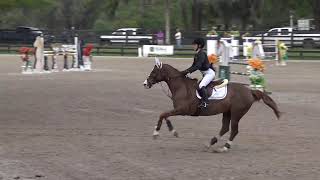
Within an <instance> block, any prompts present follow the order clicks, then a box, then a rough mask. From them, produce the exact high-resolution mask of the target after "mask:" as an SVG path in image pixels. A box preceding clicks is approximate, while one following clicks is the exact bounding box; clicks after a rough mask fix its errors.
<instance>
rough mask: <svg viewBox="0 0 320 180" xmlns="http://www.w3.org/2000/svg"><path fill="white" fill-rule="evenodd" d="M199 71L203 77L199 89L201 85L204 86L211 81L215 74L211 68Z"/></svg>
mask: <svg viewBox="0 0 320 180" xmlns="http://www.w3.org/2000/svg"><path fill="white" fill-rule="evenodd" d="M201 73H202V74H203V78H202V80H201V82H200V84H199V88H200V89H201V88H202V87H206V86H207V85H208V84H209V83H210V82H211V81H213V79H214V77H215V76H216V73H215V72H214V70H212V69H211V68H209V69H208V70H206V71H201Z"/></svg>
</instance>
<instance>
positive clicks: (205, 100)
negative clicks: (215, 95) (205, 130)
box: [199, 87, 208, 108]
mask: <svg viewBox="0 0 320 180" xmlns="http://www.w3.org/2000/svg"><path fill="white" fill-rule="evenodd" d="M199 94H200V96H201V104H200V105H199V107H200V108H207V106H208V93H207V90H206V88H205V87H202V88H201V89H199Z"/></svg>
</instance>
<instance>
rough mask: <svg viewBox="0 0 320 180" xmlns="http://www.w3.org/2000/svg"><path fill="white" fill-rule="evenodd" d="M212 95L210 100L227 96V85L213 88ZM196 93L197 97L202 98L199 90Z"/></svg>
mask: <svg viewBox="0 0 320 180" xmlns="http://www.w3.org/2000/svg"><path fill="white" fill-rule="evenodd" d="M212 91H213V92H212V95H211V96H210V97H209V98H208V99H209V100H212V99H223V98H225V97H226V96H227V92H228V90H227V86H224V87H222V88H219V89H213V90H212ZM196 93H197V97H198V98H199V99H201V96H200V95H199V93H198V91H197V90H196Z"/></svg>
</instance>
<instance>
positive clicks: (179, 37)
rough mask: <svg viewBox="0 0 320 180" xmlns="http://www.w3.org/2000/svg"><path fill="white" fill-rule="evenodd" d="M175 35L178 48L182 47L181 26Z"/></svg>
mask: <svg viewBox="0 0 320 180" xmlns="http://www.w3.org/2000/svg"><path fill="white" fill-rule="evenodd" d="M174 37H175V38H176V43H177V47H178V48H181V39H182V34H181V32H180V29H179V28H177V32H176V34H175V35H174Z"/></svg>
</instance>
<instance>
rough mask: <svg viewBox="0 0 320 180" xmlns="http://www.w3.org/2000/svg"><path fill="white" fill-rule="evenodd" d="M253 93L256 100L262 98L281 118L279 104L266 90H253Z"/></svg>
mask: <svg viewBox="0 0 320 180" xmlns="http://www.w3.org/2000/svg"><path fill="white" fill-rule="evenodd" d="M251 93H252V95H253V97H254V99H255V100H256V101H259V100H260V99H262V100H263V102H264V103H265V104H266V105H268V106H269V107H270V108H271V109H272V110H273V112H274V114H275V115H276V116H277V118H278V119H279V118H280V116H281V112H280V111H279V109H278V106H277V104H276V103H275V102H274V101H273V99H272V98H271V97H270V96H269V95H268V94H266V93H265V92H261V91H259V90H251Z"/></svg>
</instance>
